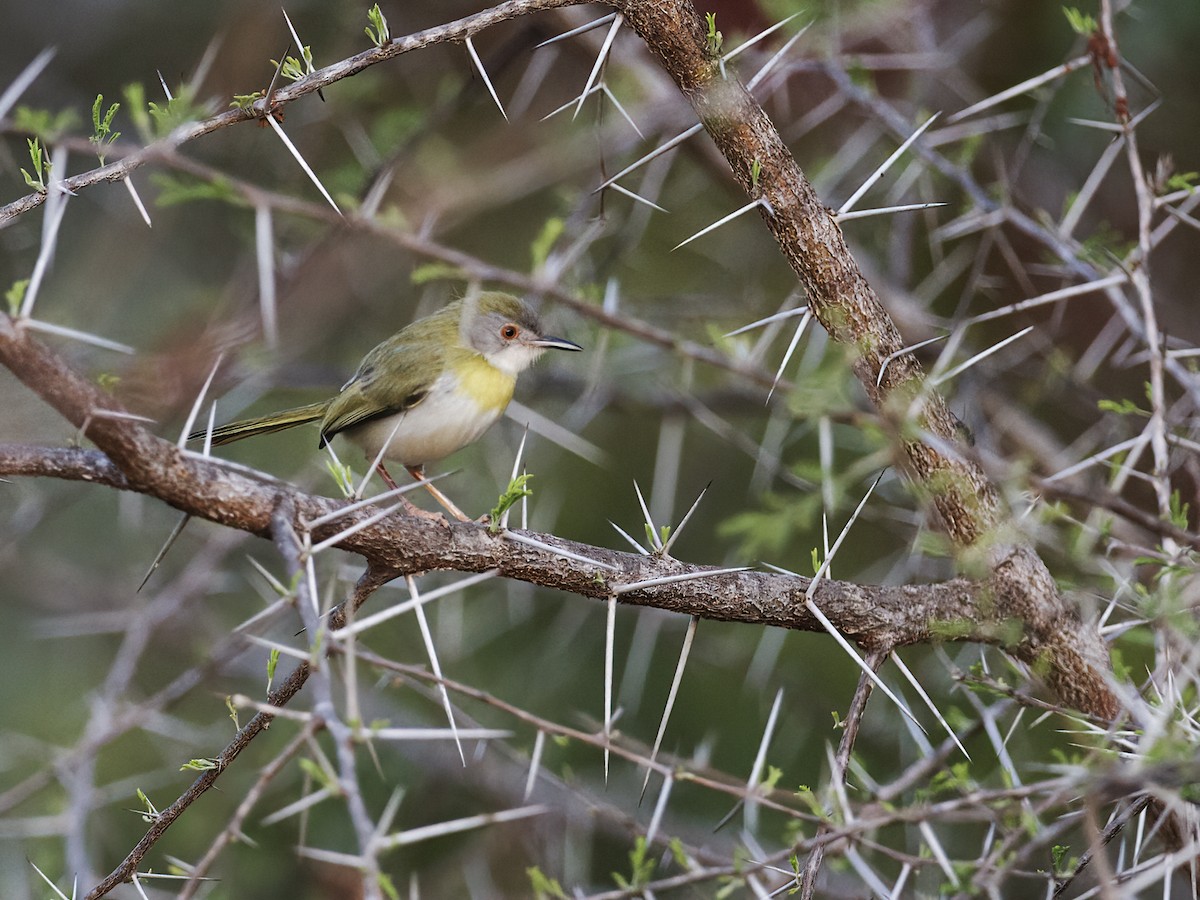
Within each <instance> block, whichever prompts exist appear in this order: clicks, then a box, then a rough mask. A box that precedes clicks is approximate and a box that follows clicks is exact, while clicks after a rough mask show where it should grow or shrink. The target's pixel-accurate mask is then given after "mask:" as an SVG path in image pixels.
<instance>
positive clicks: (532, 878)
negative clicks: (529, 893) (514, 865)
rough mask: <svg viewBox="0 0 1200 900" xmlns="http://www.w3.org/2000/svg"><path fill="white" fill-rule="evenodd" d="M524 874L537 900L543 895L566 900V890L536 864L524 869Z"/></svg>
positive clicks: (540, 899) (557, 899)
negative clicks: (527, 877)
mask: <svg viewBox="0 0 1200 900" xmlns="http://www.w3.org/2000/svg"><path fill="white" fill-rule="evenodd" d="M525 874H526V875H528V876H529V884H530V886H531V887H532V888H533V894H534V896H535V897H536V898H537V900H542V898H544V897H554V898H556V900H567V895H566V892H565V891H563V889H562V885H561V884H559V883H558V879H557V878H550V877H548V876H547V875H545V873H543V872H542V870H541V869H539V868H538V867H537V866H530V867H529V868H528V869H526V870H525Z"/></svg>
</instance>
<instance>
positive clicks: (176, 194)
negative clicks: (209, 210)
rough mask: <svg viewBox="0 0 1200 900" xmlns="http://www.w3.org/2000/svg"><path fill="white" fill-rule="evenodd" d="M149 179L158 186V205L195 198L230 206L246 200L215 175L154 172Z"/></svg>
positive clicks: (173, 204)
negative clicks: (197, 175) (194, 175)
mask: <svg viewBox="0 0 1200 900" xmlns="http://www.w3.org/2000/svg"><path fill="white" fill-rule="evenodd" d="M150 181H151V183H152V184H154V186H155V187H157V188H158V199H157V200H156V202H157V203H158V205H159V206H163V207H166V206H179V205H180V204H183V203H192V202H194V201H196V200H217V201H220V202H222V203H228V204H230V205H231V206H243V207H244V206H246V205H247V204H246V200H245V198H244V197H242V195H241V194H239V193H238V192H237V189H236V188H234V186H233V185H232V184H230V183H229V182H228V181H227V180H226V179H224V178H222V177H220V176H217V177H214V178H211V179H199V178H192V177H191V176H190V175H189V176H181V175H169V174H167V173H166V172H155V173H153V174H152V175H151V176H150Z"/></svg>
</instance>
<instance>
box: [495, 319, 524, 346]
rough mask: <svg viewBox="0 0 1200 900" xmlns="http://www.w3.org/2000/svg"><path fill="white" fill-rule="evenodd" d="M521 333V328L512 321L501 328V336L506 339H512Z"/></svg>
mask: <svg viewBox="0 0 1200 900" xmlns="http://www.w3.org/2000/svg"><path fill="white" fill-rule="evenodd" d="M520 333H521V329H520V328H518V327H517V326H516V325H514V324H512V322H509V323H508V324H507V325H505V326H504V327H503V328H501V329H500V337H502V338H504V339H505V340H506V341H511V340H512V339H513V338H515V337H516V336H517V335H518V334H520Z"/></svg>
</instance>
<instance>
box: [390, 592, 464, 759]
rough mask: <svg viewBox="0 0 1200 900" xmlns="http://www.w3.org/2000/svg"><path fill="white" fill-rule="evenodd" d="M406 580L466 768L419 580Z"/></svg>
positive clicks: (431, 664)
mask: <svg viewBox="0 0 1200 900" xmlns="http://www.w3.org/2000/svg"><path fill="white" fill-rule="evenodd" d="M404 580H405V581H406V582H407V583H408V593H409V596H411V597H412V599H413V600H414V601H417V604H416V606H415V607H414V608H413V610H414V612H416V614H417V625H419V626H420V628H421V640H423V641H424V642H425V652H426V653H428V654H429V665H430V666H431V667H432V668H433V674H434V676H436V678H437V679H438V682H437V687H438V693H439V694H440V695H441V698H442V708H443V709H445V710H446V718H447V719H449V720H450V730H451V731H453V732H454V746H456V747H457V748H458V758H459V759H460V760H461V761H462V764H463V767H464V768H466V765H467V757H466V754H464V753H463V747H462V741H461V740H459V737H458V725H457V723H455V721H454V709H453V707H451V705H450V693H449V691H447V690H446V684H445V682H444V681H442V665H441V663H439V662H438V655H437V648H436V647H434V646H433V635H432V634H430V632H429V622H428V621H427V620H426V618H425V604H424V603H421V602H420V599H421V595H420V594H419V593H418V591H417V582H416V581H415V580H414V579H413V577H412V576H411V575H406V576H405V577H404Z"/></svg>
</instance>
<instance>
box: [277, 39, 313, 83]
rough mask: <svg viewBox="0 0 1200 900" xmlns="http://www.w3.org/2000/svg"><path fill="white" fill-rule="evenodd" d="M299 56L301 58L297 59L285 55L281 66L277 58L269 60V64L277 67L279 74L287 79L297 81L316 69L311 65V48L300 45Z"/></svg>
mask: <svg viewBox="0 0 1200 900" xmlns="http://www.w3.org/2000/svg"><path fill="white" fill-rule="evenodd" d="M300 56H301V57H303V58H302V59H297V58H296V57H295V56H286V57H284V59H283V66H282V67H281V66H280V65H279V61H278V60H274V59H273V60H271V65H272V66H273V67H275V68H276V69H279V74H280V75H282V76H283V77H284V78H286V79H287V80H288V81H299V80H300V79H301V78H304V77H306V76H308V75H311V74H312V73H313V72H315V71H317V70H316V68H315V67H314V66H313V61H312V48H311V47H301V48H300Z"/></svg>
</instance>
